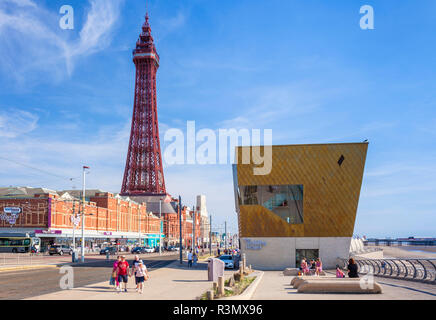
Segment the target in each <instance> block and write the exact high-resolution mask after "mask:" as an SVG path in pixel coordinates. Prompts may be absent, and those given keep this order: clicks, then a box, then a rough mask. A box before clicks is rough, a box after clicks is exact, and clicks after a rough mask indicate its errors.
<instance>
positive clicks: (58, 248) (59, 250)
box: [48, 244, 73, 256]
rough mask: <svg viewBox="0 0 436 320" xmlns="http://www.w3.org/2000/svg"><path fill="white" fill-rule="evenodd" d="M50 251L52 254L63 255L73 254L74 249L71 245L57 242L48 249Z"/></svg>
mask: <svg viewBox="0 0 436 320" xmlns="http://www.w3.org/2000/svg"><path fill="white" fill-rule="evenodd" d="M48 253H49V255H51V256H52V255H54V254H58V255H60V256H62V255H64V254H69V255H71V254H72V253H73V249H71V247H69V246H66V245H60V244H55V245H52V246H51V247H50V250H48Z"/></svg>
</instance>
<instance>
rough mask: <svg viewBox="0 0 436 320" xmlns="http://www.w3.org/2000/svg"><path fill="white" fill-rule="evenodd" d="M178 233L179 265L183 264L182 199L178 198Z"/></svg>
mask: <svg viewBox="0 0 436 320" xmlns="http://www.w3.org/2000/svg"><path fill="white" fill-rule="evenodd" d="M179 232H180V239H179V241H180V243H179V251H180V264H182V263H183V257H182V250H183V249H182V197H181V196H179Z"/></svg>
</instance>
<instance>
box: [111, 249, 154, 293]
mask: <svg viewBox="0 0 436 320" xmlns="http://www.w3.org/2000/svg"><path fill="white" fill-rule="evenodd" d="M131 265H132V267H131V268H130V265H129V263H128V262H127V261H126V257H125V256H118V257H117V260H116V261H115V262H114V265H113V268H112V275H111V280H110V284H111V285H113V286H114V288H115V290H117V291H118V293H120V292H121V291H122V290H123V289H122V288H121V284H124V292H127V283H128V281H129V276H130V277H132V276H135V284H136V292H139V293H140V294H142V293H143V284H144V281H146V280H148V279H150V275H149V274H148V270H147V267H146V266H145V264H144V262H143V261H142V260H140V259H139V256H137V255H136V256H135V260H133V261H132V264H131Z"/></svg>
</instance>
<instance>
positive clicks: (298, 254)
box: [295, 249, 319, 268]
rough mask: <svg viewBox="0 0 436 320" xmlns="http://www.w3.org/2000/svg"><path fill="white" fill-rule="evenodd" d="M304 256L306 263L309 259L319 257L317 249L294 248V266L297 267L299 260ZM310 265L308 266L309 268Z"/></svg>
mask: <svg viewBox="0 0 436 320" xmlns="http://www.w3.org/2000/svg"><path fill="white" fill-rule="evenodd" d="M304 258H306V262H307V264H310V260H315V261H316V259H318V258H319V249H296V250H295V263H296V267H297V268H299V267H300V265H301V260H303V259H304ZM310 267H311V266H309V268H310Z"/></svg>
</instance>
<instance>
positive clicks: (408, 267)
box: [339, 258, 436, 284]
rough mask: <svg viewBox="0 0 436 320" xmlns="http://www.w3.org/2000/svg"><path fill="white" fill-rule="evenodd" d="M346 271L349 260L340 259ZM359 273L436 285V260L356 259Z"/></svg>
mask: <svg viewBox="0 0 436 320" xmlns="http://www.w3.org/2000/svg"><path fill="white" fill-rule="evenodd" d="M339 260H340V261H341V263H342V264H343V265H342V267H344V268H345V269H346V268H347V266H348V259H343V258H341V259H339ZM354 260H355V261H356V263H357V264H358V266H359V273H372V274H373V275H375V276H380V277H388V278H396V279H402V280H413V281H421V282H428V283H432V284H436V259H362V258H355V259H354Z"/></svg>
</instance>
